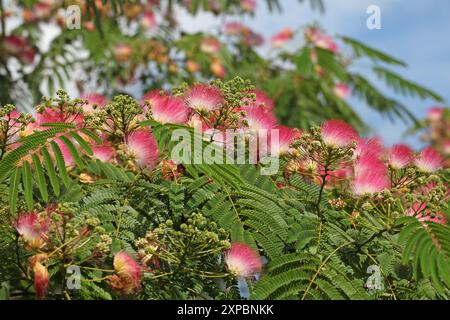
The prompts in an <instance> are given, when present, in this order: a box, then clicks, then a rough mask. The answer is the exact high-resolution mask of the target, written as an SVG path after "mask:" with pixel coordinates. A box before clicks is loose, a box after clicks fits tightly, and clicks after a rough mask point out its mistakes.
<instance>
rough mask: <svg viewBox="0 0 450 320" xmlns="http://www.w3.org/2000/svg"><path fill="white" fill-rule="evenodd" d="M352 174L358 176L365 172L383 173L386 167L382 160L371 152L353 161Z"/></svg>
mask: <svg viewBox="0 0 450 320" xmlns="http://www.w3.org/2000/svg"><path fill="white" fill-rule="evenodd" d="M353 168H354V175H355V177H356V176H360V175H363V174H365V173H367V172H376V173H381V174H385V173H386V171H387V168H386V166H385V164H384V162H383V161H381V160H380V159H378V158H377V157H376V156H374V155H372V154H365V155H363V156H361V157H359V158H358V159H357V160H356V161H355V163H354V166H353Z"/></svg>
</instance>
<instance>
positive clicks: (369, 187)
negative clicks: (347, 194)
mask: <svg viewBox="0 0 450 320" xmlns="http://www.w3.org/2000/svg"><path fill="white" fill-rule="evenodd" d="M389 187H390V181H389V178H388V176H387V173H386V172H380V171H366V172H364V173H359V174H358V175H356V176H355V177H354V179H353V184H352V188H353V192H354V194H355V195H357V196H364V195H372V194H374V193H377V192H381V191H383V190H385V189H389Z"/></svg>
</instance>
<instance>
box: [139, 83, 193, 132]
mask: <svg viewBox="0 0 450 320" xmlns="http://www.w3.org/2000/svg"><path fill="white" fill-rule="evenodd" d="M143 100H144V101H145V102H147V103H149V105H150V110H151V111H152V116H153V119H154V120H155V121H157V122H159V123H162V124H166V123H173V124H184V123H186V122H187V121H188V118H189V114H190V112H191V109H189V108H188V107H187V106H186V103H185V102H184V100H183V99H182V98H180V97H171V96H168V95H161V91H160V90H152V91H150V92H149V93H147V94H146V95H144V97H143ZM145 108H146V107H144V110H145Z"/></svg>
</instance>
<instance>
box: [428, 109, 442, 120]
mask: <svg viewBox="0 0 450 320" xmlns="http://www.w3.org/2000/svg"><path fill="white" fill-rule="evenodd" d="M444 110H445V109H444V108H443V107H432V108H430V109H428V112H427V118H428V120H430V121H439V120H441V119H442V116H443V115H444Z"/></svg>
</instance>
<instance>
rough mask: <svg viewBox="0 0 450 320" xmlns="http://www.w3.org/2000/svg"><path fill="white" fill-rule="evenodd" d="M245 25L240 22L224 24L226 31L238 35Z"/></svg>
mask: <svg viewBox="0 0 450 320" xmlns="http://www.w3.org/2000/svg"><path fill="white" fill-rule="evenodd" d="M244 28H245V27H244V26H243V25H242V24H241V23H239V22H227V23H225V26H224V32H225V33H226V34H228V35H230V36H231V35H238V34H239V33H241V31H242V30H243V29H244Z"/></svg>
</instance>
